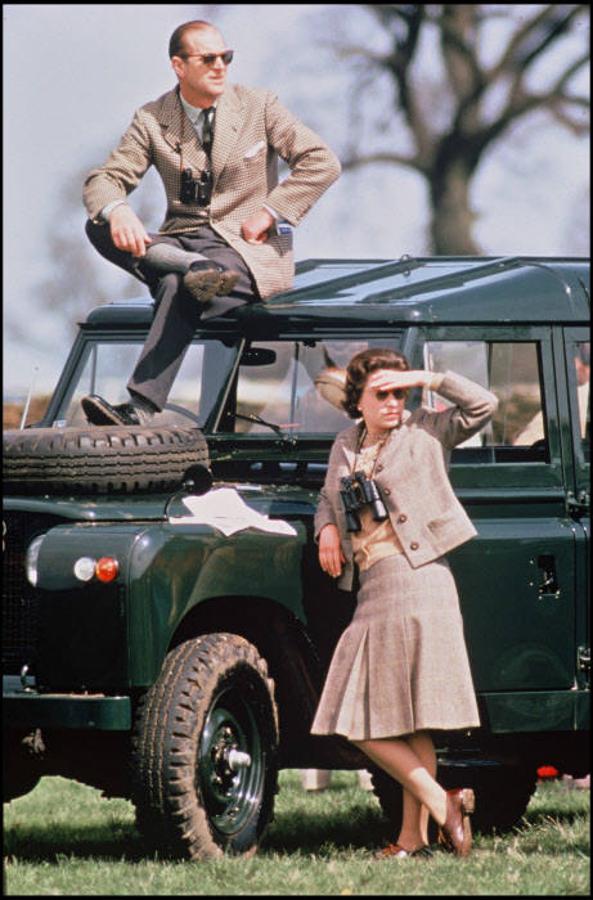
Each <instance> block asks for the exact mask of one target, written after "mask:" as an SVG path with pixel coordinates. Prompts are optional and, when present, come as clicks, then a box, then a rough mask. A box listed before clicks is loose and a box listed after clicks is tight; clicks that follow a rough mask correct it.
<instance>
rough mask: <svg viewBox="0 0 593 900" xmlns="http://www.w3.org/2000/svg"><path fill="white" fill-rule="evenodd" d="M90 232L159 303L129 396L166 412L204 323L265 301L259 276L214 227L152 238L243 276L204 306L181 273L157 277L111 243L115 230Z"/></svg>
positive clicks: (91, 226) (96, 227)
mask: <svg viewBox="0 0 593 900" xmlns="http://www.w3.org/2000/svg"><path fill="white" fill-rule="evenodd" d="M86 233H87V236H88V238H89V240H90V242H91V244H92V245H93V247H94V248H95V249H96V250H97V251H98V252H99V253H100V254H101V256H104V257H105V259H108V260H109V261H110V262H112V263H115V265H117V266H119V267H120V268H122V269H124V270H125V271H126V272H129V273H130V274H131V275H134V277H135V278H138V279H139V280H140V281H142V282H144V283H145V284H146V285H147V286H148V288H149V290H150V293H151V295H152V296H153V298H154V301H155V303H154V317H153V320H152V324H151V326H150V331H149V332H148V336H147V338H146V342H145V344H144V347H143V349H142V353H141V355H140V359H139V360H138V363H137V365H136V368H135V369H134V371H133V373H132V376H131V378H130V380H129V381H128V385H127V387H128V391H129V392H130V394H131V395H132V396H134V395H139V396H140V397H141V398H143V399H146V400H149V401H150V403H151V404H152V405H153V406H154V407H156V409H157V410H162V409H163V407H164V406H165V403H166V402H167V397H168V396H169V392H170V390H171V387H172V385H173V382H174V381H175V377H176V376H177V372H178V371H179V368H180V366H181V363H182V362H183V358H184V356H185V353H186V351H187V348H188V347H189V345H190V344H191V341H192V338H193V336H194V333H195V330H196V328H197V327H198V323H199V321H200V319H209V318H212V317H213V316H220V315H222V314H224V313H225V312H228V311H229V310H231V309H234V308H236V307H237V306H244V305H245V304H246V303H253V302H254V301H256V300H259V294H258V292H257V288H256V286H255V282H254V280H253V277H252V275H251V273H250V271H249V269H248V268H247V265H246V264H245V262H244V261H243V259H242V257H241V256H239V254H238V253H237V252H236V251H235V250H233V248H232V247H229V245H228V244H227V243H226V241H224V239H223V238H221V237H220V235H218V234H216V232H215V231H213V229H212V228H210V226H209V225H201V226H200V227H199V228H197V229H196V230H195V231H192V232H191V233H189V234H184V235H162V234H150V237H151V238H152V239H153V241H152V242H153V243H156V242H157V241H158V242H163V243H167V244H172V245H173V246H175V247H181V248H182V249H183V250H189V251H191V252H194V253H202V254H203V255H204V256H206V257H208V259H211V260H212V261H213V262H215V263H218V264H219V265H221V266H224V267H225V268H227V269H233V270H234V271H235V272H239V274H240V277H239V280H238V281H237V283H236V285H235V287H234V288H233V290H232V291H231V293H230V294H229V295H228V296H227V297H214V299H213V300H211V301H210V302H209V303H208V304H205V305H201V304H200V303H199V301H197V300H195V299H194V298H193V297H192V296H190V294H188V293H187V291H185V290H184V288H183V285H182V283H181V278H182V276H180V275H179V274H177V273H175V272H171V273H168V274H166V275H164V276H161V277H159V276H156V275H155V274H154V273H153V274H151V273H150V270H149V267H148V266H145V267H143V263H142V259H141V258H137V257H134V256H132V254H131V253H125V252H124V251H122V250H118V249H117V247H116V246H115V244H114V243H113V241H112V239H111V232H110V229H109V225H107V224H104V225H103V224H101V225H100V224H97V223H96V222H93V221H91V220H90V219H89V220H88V221H87V223H86Z"/></svg>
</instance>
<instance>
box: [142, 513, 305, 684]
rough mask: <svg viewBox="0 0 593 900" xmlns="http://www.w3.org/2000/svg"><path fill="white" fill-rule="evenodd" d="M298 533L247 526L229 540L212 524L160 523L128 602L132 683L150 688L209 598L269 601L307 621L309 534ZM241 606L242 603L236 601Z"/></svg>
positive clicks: (147, 540)
mask: <svg viewBox="0 0 593 900" xmlns="http://www.w3.org/2000/svg"><path fill="white" fill-rule="evenodd" d="M293 524H294V526H295V530H296V532H297V533H296V535H290V536H287V535H281V534H270V533H267V532H260V531H257V530H255V529H252V528H250V529H247V530H245V531H240V532H237V533H235V534H232V535H230V536H228V537H225V536H224V535H222V534H221V533H220V532H218V531H215V530H214V529H212V528H210V527H209V526H206V525H195V524H191V525H189V524H188V525H179V524H175V525H172V524H169V523H165V524H160V525H159V526H155V527H154V528H148V529H147V530H146V531H145V532H144V533H143V535H142V536H141V538H140V539H139V540H138V541H137V542H136V544H135V546H134V548H133V552H132V559H131V561H130V592H129V601H128V634H129V654H130V656H129V664H130V678H131V683H132V684H134V685H137V686H140V685H148V684H151V683H152V682H153V681H154V680H155V678H156V677H157V675H158V673H159V671H160V667H161V664H162V660H163V659H164V656H165V654H166V652H167V649H168V647H169V645H170V643H171V640H172V637H173V635H174V633H175V631H176V630H177V628H178V626H179V624H180V622H181V621H182V620H183V619H185V617H186V616H187V615H188V613H189V612H190V610H192V609H193V608H194V607H195V606H197V605H198V604H200V603H203V602H204V601H206V600H209V601H212V600H215V599H216V598H217V597H229V596H238V597H241V598H249V597H257V598H258V599H267V600H270V601H272V602H274V603H277V604H279V605H280V606H283V607H285V608H286V609H288V610H290V612H291V613H292V614H293V615H294V616H295V617H296V618H297V619H300V620H301V621H304V620H305V612H304V609H303V591H302V566H303V562H302V561H303V549H304V545H305V543H306V530H305V527H304V525H303V524H302V523H299V522H295V523H293ZM237 602H242V601H241V600H237Z"/></svg>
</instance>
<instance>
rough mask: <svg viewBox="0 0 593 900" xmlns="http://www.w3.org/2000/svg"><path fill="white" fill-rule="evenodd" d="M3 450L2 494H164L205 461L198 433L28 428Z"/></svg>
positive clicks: (11, 435) (7, 438)
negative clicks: (187, 471)
mask: <svg viewBox="0 0 593 900" xmlns="http://www.w3.org/2000/svg"><path fill="white" fill-rule="evenodd" d="M3 448H4V453H3V457H2V475H3V486H4V491H5V493H6V494H26V495H31V494H57V493H66V494H101V493H108V492H109V493H118V492H119V493H124V494H125V493H133V492H142V491H155V492H158V491H163V492H165V491H170V490H174V489H175V488H176V487H178V486H179V484H180V482H181V479H182V476H183V474H184V472H185V471H186V469H187V468H188V467H189V466H190V465H192V464H194V463H202V464H203V465H208V461H209V454H208V445H207V443H206V439H205V437H204V435H203V434H202V432H201V431H200V430H199V429H198V428H165V427H159V428H157V427H155V428H150V427H147V426H140V425H133V426H129V427H123V426H115V425H113V426H111V425H103V426H100V427H97V426H89V427H88V428H30V429H25V430H23V431H6V432H4V435H3Z"/></svg>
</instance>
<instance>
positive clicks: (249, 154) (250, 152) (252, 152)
mask: <svg viewBox="0 0 593 900" xmlns="http://www.w3.org/2000/svg"><path fill="white" fill-rule="evenodd" d="M265 146H266V142H265V141H258V142H257V144H254V145H253V147H250V148H249V150H247V152H246V153H245V155H244V156H243V159H253V157H254V156H257V154H258V153H260V152H261V151H262V150H263V149H264V147H265Z"/></svg>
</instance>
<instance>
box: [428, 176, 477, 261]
mask: <svg viewBox="0 0 593 900" xmlns="http://www.w3.org/2000/svg"><path fill="white" fill-rule="evenodd" d="M469 188H470V176H469V174H468V171H467V167H466V166H465V165H464V164H463V163H462V162H457V163H454V164H452V165H451V166H449V167H448V168H447V169H446V171H444V172H443V171H442V170H441V171H439V170H438V167H437V171H436V173H435V175H434V176H433V177H432V179H431V181H430V200H431V207H432V220H431V223H430V236H431V240H432V252H433V253H435V254H437V255H444V256H479V255H480V253H481V250H480V248H479V246H478V245H477V244H476V243H475V241H474V240H473V238H472V230H473V224H474V220H475V214H474V213H473V211H472V209H471V207H470V203H469Z"/></svg>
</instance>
